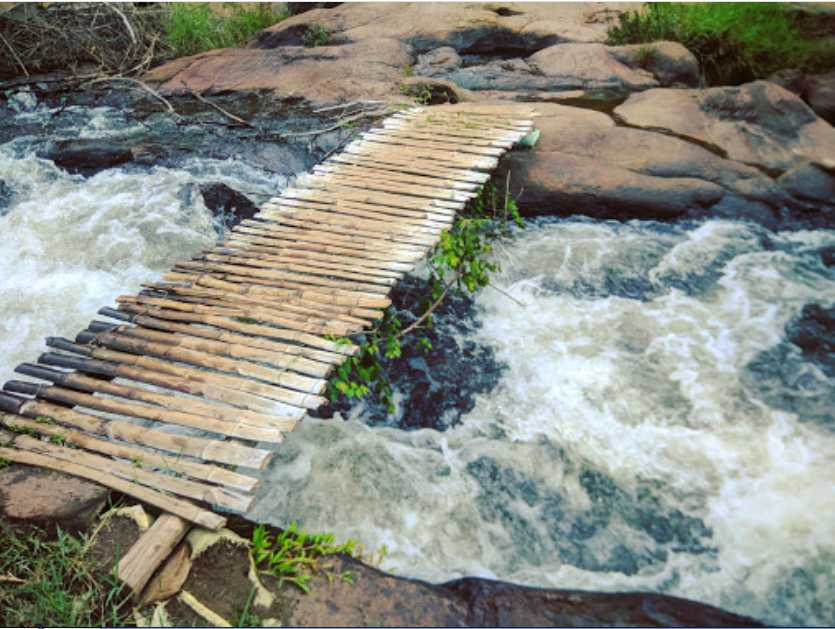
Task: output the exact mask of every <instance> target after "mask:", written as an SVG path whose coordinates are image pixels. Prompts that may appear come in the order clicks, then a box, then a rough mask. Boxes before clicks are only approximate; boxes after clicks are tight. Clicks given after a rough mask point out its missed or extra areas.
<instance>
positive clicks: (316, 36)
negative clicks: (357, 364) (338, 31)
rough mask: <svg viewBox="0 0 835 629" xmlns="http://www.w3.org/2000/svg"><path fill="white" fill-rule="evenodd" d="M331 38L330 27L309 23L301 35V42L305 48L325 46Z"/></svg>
mask: <svg viewBox="0 0 835 629" xmlns="http://www.w3.org/2000/svg"><path fill="white" fill-rule="evenodd" d="M330 40H331V31H330V29H329V28H328V27H327V26H325V25H323V24H311V25H310V26H309V27H308V29H307V30H306V31H305V33H304V35H302V42H303V43H304V45H305V47H307V48H316V47H317V46H326V45H327V44H328V43H329V42H330Z"/></svg>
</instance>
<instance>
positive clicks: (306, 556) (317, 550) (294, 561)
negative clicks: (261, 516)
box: [250, 522, 359, 593]
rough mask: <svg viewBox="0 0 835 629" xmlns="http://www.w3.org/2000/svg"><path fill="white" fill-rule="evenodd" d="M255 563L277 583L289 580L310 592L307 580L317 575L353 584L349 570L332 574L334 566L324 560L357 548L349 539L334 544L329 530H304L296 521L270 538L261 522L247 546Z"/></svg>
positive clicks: (356, 551) (355, 550) (353, 552)
mask: <svg viewBox="0 0 835 629" xmlns="http://www.w3.org/2000/svg"><path fill="white" fill-rule="evenodd" d="M250 551H251V553H252V558H253V560H254V561H255V565H256V566H257V567H258V568H259V569H260V570H262V571H263V572H265V573H267V574H271V575H272V576H274V577H275V578H276V579H278V585H283V584H284V583H290V584H293V585H295V586H296V587H298V588H299V589H300V590H302V591H303V592H305V593H310V581H311V579H312V578H313V576H314V575H316V574H321V575H323V576H325V577H326V578H328V580H331V579H333V578H334V577H336V578H340V579H342V580H343V581H346V582H348V583H353V578H354V575H353V574H352V573H351V572H347V571H346V572H341V573H335V572H334V570H333V566H331V565H329V564H327V563H326V562H324V561H323V560H325V559H327V558H328V557H333V556H334V555H343V554H344V555H349V556H351V557H355V556H357V554H358V552H359V547H358V545H357V543H356V542H355V541H354V540H351V539H349V540H348V541H347V542H345V543H344V544H336V543H335V540H334V536H333V534H331V533H316V534H313V533H305V531H304V529H299V528H298V527H297V525H296V523H295V522H292V523H291V524H290V526H289V527H287V528H286V529H285V530H283V531H282V532H281V533H279V534H278V535H276V536H275V537H272V536H271V535H270V533H269V531H267V528H266V527H265V526H264V525H263V524H259V525H258V526H257V527H256V528H255V530H254V531H253V532H252V542H251V545H250Z"/></svg>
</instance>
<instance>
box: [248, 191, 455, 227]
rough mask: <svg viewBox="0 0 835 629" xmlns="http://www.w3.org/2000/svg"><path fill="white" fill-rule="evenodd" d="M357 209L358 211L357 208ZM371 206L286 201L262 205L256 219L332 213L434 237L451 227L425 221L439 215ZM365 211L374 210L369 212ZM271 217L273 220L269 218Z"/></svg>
mask: <svg viewBox="0 0 835 629" xmlns="http://www.w3.org/2000/svg"><path fill="white" fill-rule="evenodd" d="M358 206H359V207H358ZM380 207H381V206H371V205H367V204H359V203H358V204H356V205H355V204H352V203H350V202H346V201H341V202H339V201H337V202H336V203H332V204H329V203H326V202H324V201H321V200H320V201H318V202H317V201H316V200H311V201H307V200H305V201H299V200H298V199H285V200H282V201H281V203H265V204H264V206H263V208H262V210H261V212H260V214H259V215H258V218H259V219H269V218H272V217H278V218H282V216H283V217H284V218H289V217H291V216H292V213H291V212H293V211H298V210H307V211H317V212H334V213H336V214H345V215H347V216H351V217H356V218H358V219H362V220H372V221H377V222H384V223H388V224H391V225H392V226H393V227H397V228H399V229H401V230H403V229H406V230H410V229H411V228H412V227H416V228H422V229H425V230H430V231H423V232H422V233H429V234H437V233H438V232H440V231H443V230H445V229H449V226H450V225H451V224H452V223H453V218H452V217H441V218H427V217H431V216H434V217H440V215H438V214H434V215H431V214H430V213H429V212H422V211H411V210H400V209H399V208H387V207H385V206H383V210H382V211H380ZM365 208H373V209H371V210H369V209H365ZM271 215H272V216H271Z"/></svg>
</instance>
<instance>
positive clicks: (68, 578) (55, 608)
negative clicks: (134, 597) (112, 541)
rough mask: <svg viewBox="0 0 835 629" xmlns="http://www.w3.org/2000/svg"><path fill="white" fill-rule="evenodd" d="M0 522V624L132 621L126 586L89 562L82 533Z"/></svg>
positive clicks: (121, 623) (69, 624)
mask: <svg viewBox="0 0 835 629" xmlns="http://www.w3.org/2000/svg"><path fill="white" fill-rule="evenodd" d="M0 526H1V527H2V530H0V580H2V581H0V626H4V627H14V626H17V627H31V626H38V625H41V626H56V625H57V626H65V627H78V626H82V627H92V626H105V625H106V626H114V625H119V626H125V625H129V624H133V622H132V619H131V616H130V609H131V606H130V604H129V599H130V590H129V589H127V588H125V586H123V585H122V584H121V583H119V581H118V580H117V579H116V578H115V577H114V576H112V575H108V574H102V573H100V572H97V571H96V570H95V569H94V568H93V567H92V565H91V563H90V562H89V561H88V559H87V557H86V555H87V550H88V543H87V539H86V538H84V537H77V536H74V535H70V534H67V533H64V532H62V531H60V530H59V531H58V533H57V537H55V539H49V538H47V536H46V535H45V534H44V533H43V532H40V531H33V532H31V533H28V534H24V533H21V532H20V531H18V530H15V529H12V528H10V527H8V526H6V525H0Z"/></svg>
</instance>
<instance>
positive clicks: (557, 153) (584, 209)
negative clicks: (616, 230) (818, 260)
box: [500, 104, 793, 223]
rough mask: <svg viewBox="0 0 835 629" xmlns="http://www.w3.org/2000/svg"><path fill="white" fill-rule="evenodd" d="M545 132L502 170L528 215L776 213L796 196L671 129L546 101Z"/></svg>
mask: <svg viewBox="0 0 835 629" xmlns="http://www.w3.org/2000/svg"><path fill="white" fill-rule="evenodd" d="M536 109H537V111H538V112H539V113H540V116H539V117H538V118H536V126H537V128H538V129H539V130H540V139H539V141H538V143H537V145H536V146H535V147H534V149H533V150H530V151H513V152H511V153H510V154H509V155H508V156H507V157H506V158H505V159H504V160H503V162H502V165H501V167H500V168H501V169H503V170H504V171H505V172H508V171H509V173H510V180H511V191H512V192H513V193H514V194H515V195H517V201H518V203H519V204H520V207H521V209H522V210H523V211H524V212H525V213H528V214H539V213H546V214H552V213H553V214H559V213H583V214H589V215H592V216H598V217H605V218H624V219H626V218H673V217H677V216H683V215H691V216H700V215H708V214H709V215H714V216H715V215H722V216H734V217H740V216H742V217H748V218H751V219H754V220H757V221H759V222H763V223H770V222H773V221H774V220H776V212H777V211H778V209H779V208H781V207H783V206H784V205H787V204H791V203H792V202H793V199H792V197H791V196H790V195H789V194H788V193H787V192H786V191H785V190H784V189H783V188H781V187H780V186H779V185H777V184H776V183H775V182H774V181H773V180H772V179H771V178H770V177H768V176H767V175H765V174H764V173H762V172H761V171H760V170H758V169H756V168H752V167H750V166H746V165H744V164H740V163H738V162H735V161H733V160H729V159H725V158H723V157H721V156H719V155H717V154H715V153H713V152H711V151H709V150H707V149H706V148H704V147H702V146H699V145H698V144H694V143H692V142H688V141H686V140H683V139H680V138H676V137H673V136H670V135H665V134H661V133H655V132H652V131H646V130H642V129H632V128H628V127H622V126H618V125H616V124H615V122H614V121H613V120H612V118H611V117H609V116H608V115H606V114H604V113H601V112H597V111H592V110H588V109H579V108H576V107H566V106H562V105H555V104H538V105H537V106H536Z"/></svg>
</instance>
